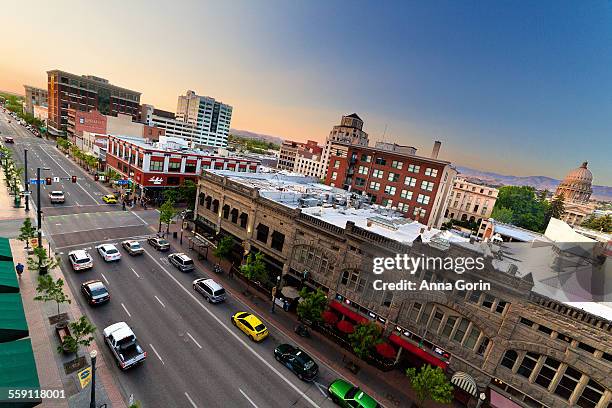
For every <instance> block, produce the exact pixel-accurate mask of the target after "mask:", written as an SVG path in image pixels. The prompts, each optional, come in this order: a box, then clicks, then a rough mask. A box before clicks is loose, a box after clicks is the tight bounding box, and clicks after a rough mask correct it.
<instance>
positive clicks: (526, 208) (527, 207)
mask: <svg viewBox="0 0 612 408" xmlns="http://www.w3.org/2000/svg"><path fill="white" fill-rule="evenodd" d="M498 207H500V208H501V207H503V208H507V209H509V210H511V211H512V222H511V223H512V224H514V225H516V226H518V227H522V228H526V229H529V230H531V231H536V232H543V231H544V229H545V228H546V222H545V221H546V217H545V215H546V214H545V212H546V204H545V203H544V202H541V201H540V200H538V197H536V194H535V189H534V188H533V187H528V186H521V187H517V186H504V187H501V188H500V189H499V194H498V195H497V201H496V203H495V207H494V209H493V210H494V211H495V208H498ZM493 218H494V217H493Z"/></svg>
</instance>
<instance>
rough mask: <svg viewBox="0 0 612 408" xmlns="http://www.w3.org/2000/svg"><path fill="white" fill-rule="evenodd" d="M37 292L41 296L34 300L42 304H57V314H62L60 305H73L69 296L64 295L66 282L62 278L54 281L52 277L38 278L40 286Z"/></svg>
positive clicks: (43, 276)
mask: <svg viewBox="0 0 612 408" xmlns="http://www.w3.org/2000/svg"><path fill="white" fill-rule="evenodd" d="M36 292H37V293H38V294H39V295H38V296H36V297H35V298H34V300H38V301H41V302H55V303H57V314H58V315H59V314H60V305H61V304H62V303H71V302H72V301H71V300H70V298H68V295H66V294H65V293H64V281H63V279H62V278H57V280H53V277H52V276H51V275H40V276H39V277H38V286H36Z"/></svg>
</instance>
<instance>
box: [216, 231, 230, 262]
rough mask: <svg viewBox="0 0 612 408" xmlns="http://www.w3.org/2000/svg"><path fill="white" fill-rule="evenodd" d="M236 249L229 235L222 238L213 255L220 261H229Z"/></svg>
mask: <svg viewBox="0 0 612 408" xmlns="http://www.w3.org/2000/svg"><path fill="white" fill-rule="evenodd" d="M233 247H234V240H233V239H232V237H230V236H229V235H226V236H224V237H222V238H221V239H220V240H219V242H218V243H217V247H216V248H215V249H214V251H213V254H214V255H215V256H216V257H217V258H220V259H229V258H230V255H231V253H232V249H233Z"/></svg>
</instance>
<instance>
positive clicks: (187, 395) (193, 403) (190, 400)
mask: <svg viewBox="0 0 612 408" xmlns="http://www.w3.org/2000/svg"><path fill="white" fill-rule="evenodd" d="M185 396H186V397H187V399H188V400H189V402H190V403H191V405H193V407H194V408H198V406H197V405H196V404H195V402H193V400H192V399H191V397H190V396H189V394H187V393H185Z"/></svg>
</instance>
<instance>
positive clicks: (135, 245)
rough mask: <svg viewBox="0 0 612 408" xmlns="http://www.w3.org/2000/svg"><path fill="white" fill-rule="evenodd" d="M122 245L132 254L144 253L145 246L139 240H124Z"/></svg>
mask: <svg viewBox="0 0 612 408" xmlns="http://www.w3.org/2000/svg"><path fill="white" fill-rule="evenodd" d="M121 246H122V247H123V248H124V249H125V250H126V251H127V253H128V254H130V255H142V254H144V248H143V247H142V246H141V245H140V242H138V241H131V240H127V241H123V242H122V243H121Z"/></svg>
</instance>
